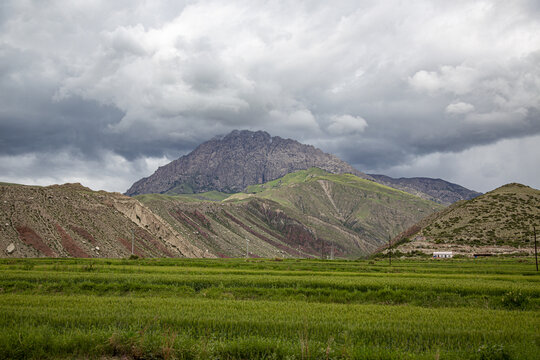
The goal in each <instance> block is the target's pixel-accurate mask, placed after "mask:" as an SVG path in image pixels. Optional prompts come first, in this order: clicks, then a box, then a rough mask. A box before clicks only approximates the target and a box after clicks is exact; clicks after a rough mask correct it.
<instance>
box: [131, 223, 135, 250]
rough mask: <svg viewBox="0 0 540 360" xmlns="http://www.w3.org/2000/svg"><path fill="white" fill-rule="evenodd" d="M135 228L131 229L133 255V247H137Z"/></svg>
mask: <svg viewBox="0 0 540 360" xmlns="http://www.w3.org/2000/svg"><path fill="white" fill-rule="evenodd" d="M134 244H135V230H133V229H132V230H131V255H133V249H134V247H135V245H134Z"/></svg>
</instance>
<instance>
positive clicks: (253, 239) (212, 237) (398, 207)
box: [137, 168, 442, 257]
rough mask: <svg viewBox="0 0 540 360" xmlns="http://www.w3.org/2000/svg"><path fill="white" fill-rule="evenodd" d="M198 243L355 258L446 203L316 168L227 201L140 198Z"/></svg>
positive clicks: (223, 251)
mask: <svg viewBox="0 0 540 360" xmlns="http://www.w3.org/2000/svg"><path fill="white" fill-rule="evenodd" d="M137 198H138V199H139V200H140V201H142V202H144V203H145V204H146V205H147V206H148V207H150V208H151V209H152V210H153V211H154V212H156V213H158V214H159V215H160V216H161V217H162V218H163V219H165V220H167V221H169V223H170V224H171V225H172V226H173V227H174V228H175V229H176V230H177V231H178V232H180V233H181V234H182V236H187V237H189V238H190V241H192V242H193V243H194V244H195V245H196V246H198V247H202V248H206V249H208V251H209V252H213V253H215V254H218V255H221V256H241V255H243V254H245V251H246V250H245V248H246V238H247V239H249V241H250V244H251V245H248V246H251V250H250V253H253V255H257V256H265V257H268V256H317V257H319V256H321V254H322V256H323V257H329V256H331V254H332V253H333V254H334V255H335V256H340V257H355V256H360V255H366V254H369V253H371V252H373V251H374V250H375V249H377V248H378V247H379V246H381V245H382V244H383V243H385V242H386V241H387V240H388V237H389V236H395V235H396V234H398V233H400V232H401V231H403V230H404V229H406V228H408V227H409V226H410V225H411V224H414V223H415V222H417V221H418V220H420V219H421V218H423V217H425V216H427V215H429V214H431V213H433V212H434V211H436V210H439V209H441V208H442V206H441V205H438V204H436V203H433V202H430V201H426V200H423V199H420V198H418V197H415V196H413V195H410V194H408V193H405V192H402V191H399V190H395V189H392V188H389V187H386V186H383V185H380V184H377V183H375V182H372V181H369V180H365V179H361V178H359V177H357V176H354V175H350V174H343V175H336V174H330V173H328V172H325V171H323V170H321V169H317V168H311V169H309V170H302V171H298V172H295V173H291V174H288V175H286V176H284V177H282V178H279V179H276V180H273V181H270V182H267V183H265V184H261V185H253V186H249V187H248V188H247V189H246V190H245V192H243V193H238V194H234V195H231V196H230V197H228V198H227V199H225V200H224V201H223V202H222V203H215V202H214V203H212V202H208V201H199V202H194V201H193V199H191V198H190V199H188V200H186V199H185V198H184V197H182V196H166V195H156V194H154V195H150V196H148V195H142V196H139V197H137Z"/></svg>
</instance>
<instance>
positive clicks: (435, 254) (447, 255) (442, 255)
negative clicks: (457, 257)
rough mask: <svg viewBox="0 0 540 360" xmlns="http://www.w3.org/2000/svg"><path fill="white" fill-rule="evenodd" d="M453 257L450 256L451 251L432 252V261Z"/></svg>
mask: <svg viewBox="0 0 540 360" xmlns="http://www.w3.org/2000/svg"><path fill="white" fill-rule="evenodd" d="M453 256H454V255H453V254H452V252H451V251H435V252H433V258H434V259H447V258H451V257H453Z"/></svg>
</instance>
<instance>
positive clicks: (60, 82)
mask: <svg viewBox="0 0 540 360" xmlns="http://www.w3.org/2000/svg"><path fill="white" fill-rule="evenodd" d="M1 9H2V10H1V11H0V30H1V31H0V92H1V93H2V94H3V96H2V97H1V98H0V156H4V157H14V158H19V157H21V156H32V155H33V154H39V155H40V156H41V155H42V154H49V155H50V156H51V157H53V158H54V156H55V153H57V152H63V153H65V154H67V155H66V156H73V164H79V165H81V166H82V164H83V162H84V161H88V162H89V163H94V162H104V161H108V160H110V159H112V157H111V156H112V155H115V156H120V157H121V158H122V159H124V160H125V161H126V164H125V167H126V168H127V169H131V170H129V171H130V172H129V173H128V172H121V173H119V175H118V176H119V178H118V182H122V183H126V182H127V181H126V180H125V179H128V178H129V179H130V181H131V179H134V178H135V175H136V176H139V175H140V172H138V171H136V170H134V169H135V168H136V166H135V165H132V164H136V163H137V162H140V161H143V160H144V159H146V158H148V159H165V158H166V159H171V160H172V159H174V158H176V157H178V156H180V155H181V154H184V153H186V152H188V151H190V150H191V149H193V148H194V147H195V146H196V145H197V144H199V143H200V142H202V141H205V140H207V139H210V138H211V137H213V136H214V135H218V134H224V133H227V132H229V131H231V130H233V129H252V130H266V131H268V132H270V133H271V134H273V135H279V136H283V137H293V138H296V139H298V140H301V141H304V142H309V143H312V144H314V145H317V146H320V147H321V148H322V149H323V150H325V151H329V152H333V153H335V154H337V155H339V156H341V157H343V158H344V159H345V160H347V161H350V162H352V163H354V164H356V165H357V166H358V167H359V168H360V169H381V170H384V169H394V168H395V167H396V166H400V165H402V164H408V163H411V161H414V159H418V158H423V157H428V156H430V155H431V154H465V153H466V151H468V150H472V149H475V148H477V147H483V146H489V145H490V144H491V145H493V146H502V145H497V144H503V143H504V140H511V139H518V138H521V137H524V136H531V135H535V134H539V133H540V117H539V114H540V45H539V44H540V38H539V35H538V34H540V21H538V19H539V18H540V17H539V16H538V15H540V13H539V8H538V6H537V5H535V3H534V2H530V1H513V2H506V3H503V2H498V1H483V2H461V1H458V2H436V3H433V2H431V1H427V0H426V1H423V0H420V1H415V2H408V3H406V4H405V3H403V2H400V1H397V0H396V1H390V2H372V1H360V2H358V1H347V0H344V1H339V2H337V3H335V4H334V3H333V4H332V5H331V6H330V5H328V4H325V3H321V2H314V1H309V0H306V1H296V2H265V3H261V2H249V1H242V0H233V1H228V2H222V1H197V0H190V1H172V0H170V1H152V2H147V1H128V0H122V1H114V2H102V1H90V2H84V3H80V2H70V3H66V2H64V1H59V0H53V1H50V2H48V3H47V6H42V5H41V4H39V3H36V2H23V1H15V0H8V1H7V2H4V3H3V5H2V8H1ZM360 115H361V116H360ZM365 119H367V121H366V120H365ZM368 123H369V126H368ZM104 152H105V153H108V154H111V155H110V156H104V155H103V153H104ZM456 156H457V155H456ZM66 161H67V160H66ZM28 164H29V165H27V168H28V169H27V170H28V171H27V173H29V172H30V170H31V168H30V167H31V166H32V164H30V163H28ZM130 164H131V165H130ZM17 169H19V170H18V171H19V172H20V173H21V174H23V173H25V172H24V171H23V169H22V168H20V167H18V168H17ZM61 170H62V171H60V170H57V169H55V166H53V164H51V169H50V171H51V173H54V176H51V178H53V177H54V178H56V179H61V176H60V175H58V174H60V173H61V172H63V171H66V170H65V169H61ZM456 171H458V170H456ZM527 171H529V172H531V173H532V172H534V171H538V170H534V169H527ZM151 172H152V170H151V169H150V170H148V173H147V174H145V175H149V174H150V173H151ZM44 174H45V173H44ZM130 174H131V175H130ZM15 176H16V175H15V174H14V173H13V174H12V175H10V179H14V178H15ZM69 176H71V175H69ZM69 176H68V172H66V178H67V177H69ZM21 179H26V177H24V176H23V175H21ZM539 185H540V184H539ZM112 187H114V186H113V185H111V188H112Z"/></svg>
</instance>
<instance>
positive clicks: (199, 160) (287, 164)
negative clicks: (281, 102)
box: [126, 130, 371, 196]
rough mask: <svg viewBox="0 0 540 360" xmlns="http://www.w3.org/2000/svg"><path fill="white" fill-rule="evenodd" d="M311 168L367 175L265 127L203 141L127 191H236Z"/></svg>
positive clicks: (132, 193)
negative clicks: (269, 131) (272, 134)
mask: <svg viewBox="0 0 540 360" xmlns="http://www.w3.org/2000/svg"><path fill="white" fill-rule="evenodd" d="M310 167H318V168H321V169H324V170H326V171H328V172H331V173H334V174H344V173H351V174H354V175H356V176H359V177H361V178H366V179H371V178H370V177H369V176H367V175H366V174H364V173H362V172H360V171H358V170H356V169H354V168H353V167H352V166H351V165H349V164H347V163H346V162H344V161H342V160H340V159H338V158H337V157H335V156H334V155H331V154H326V153H324V152H322V151H321V150H319V149H317V148H315V147H313V146H311V145H304V144H301V143H299V142H298V141H295V140H291V139H282V138H280V137H279V136H274V137H272V136H270V135H269V134H268V133H267V132H264V131H257V132H252V131H247V130H243V131H238V130H235V131H233V132H231V133H230V134H228V135H226V136H224V137H215V138H213V139H212V140H209V141H207V142H205V143H202V144H201V145H199V146H198V147H197V148H196V149H195V150H193V151H192V152H191V153H189V154H188V155H185V156H182V157H181V158H179V159H177V160H174V161H173V162H171V163H169V164H167V165H165V166H162V167H160V168H159V169H157V170H156V172H155V173H154V174H153V175H151V176H149V177H147V178H144V179H141V180H139V181H137V182H136V183H135V184H133V185H132V186H131V188H130V189H129V190H128V191H127V192H126V195H129V196H133V195H139V194H148V193H167V194H182V193H200V192H206V191H212V190H216V191H220V192H226V193H235V192H239V191H242V190H243V189H245V188H246V187H247V186H249V185H254V184H261V183H264V182H267V181H271V180H274V179H277V178H279V177H281V176H284V175H286V174H288V173H291V172H294V171H296V170H305V169H309V168H310Z"/></svg>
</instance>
